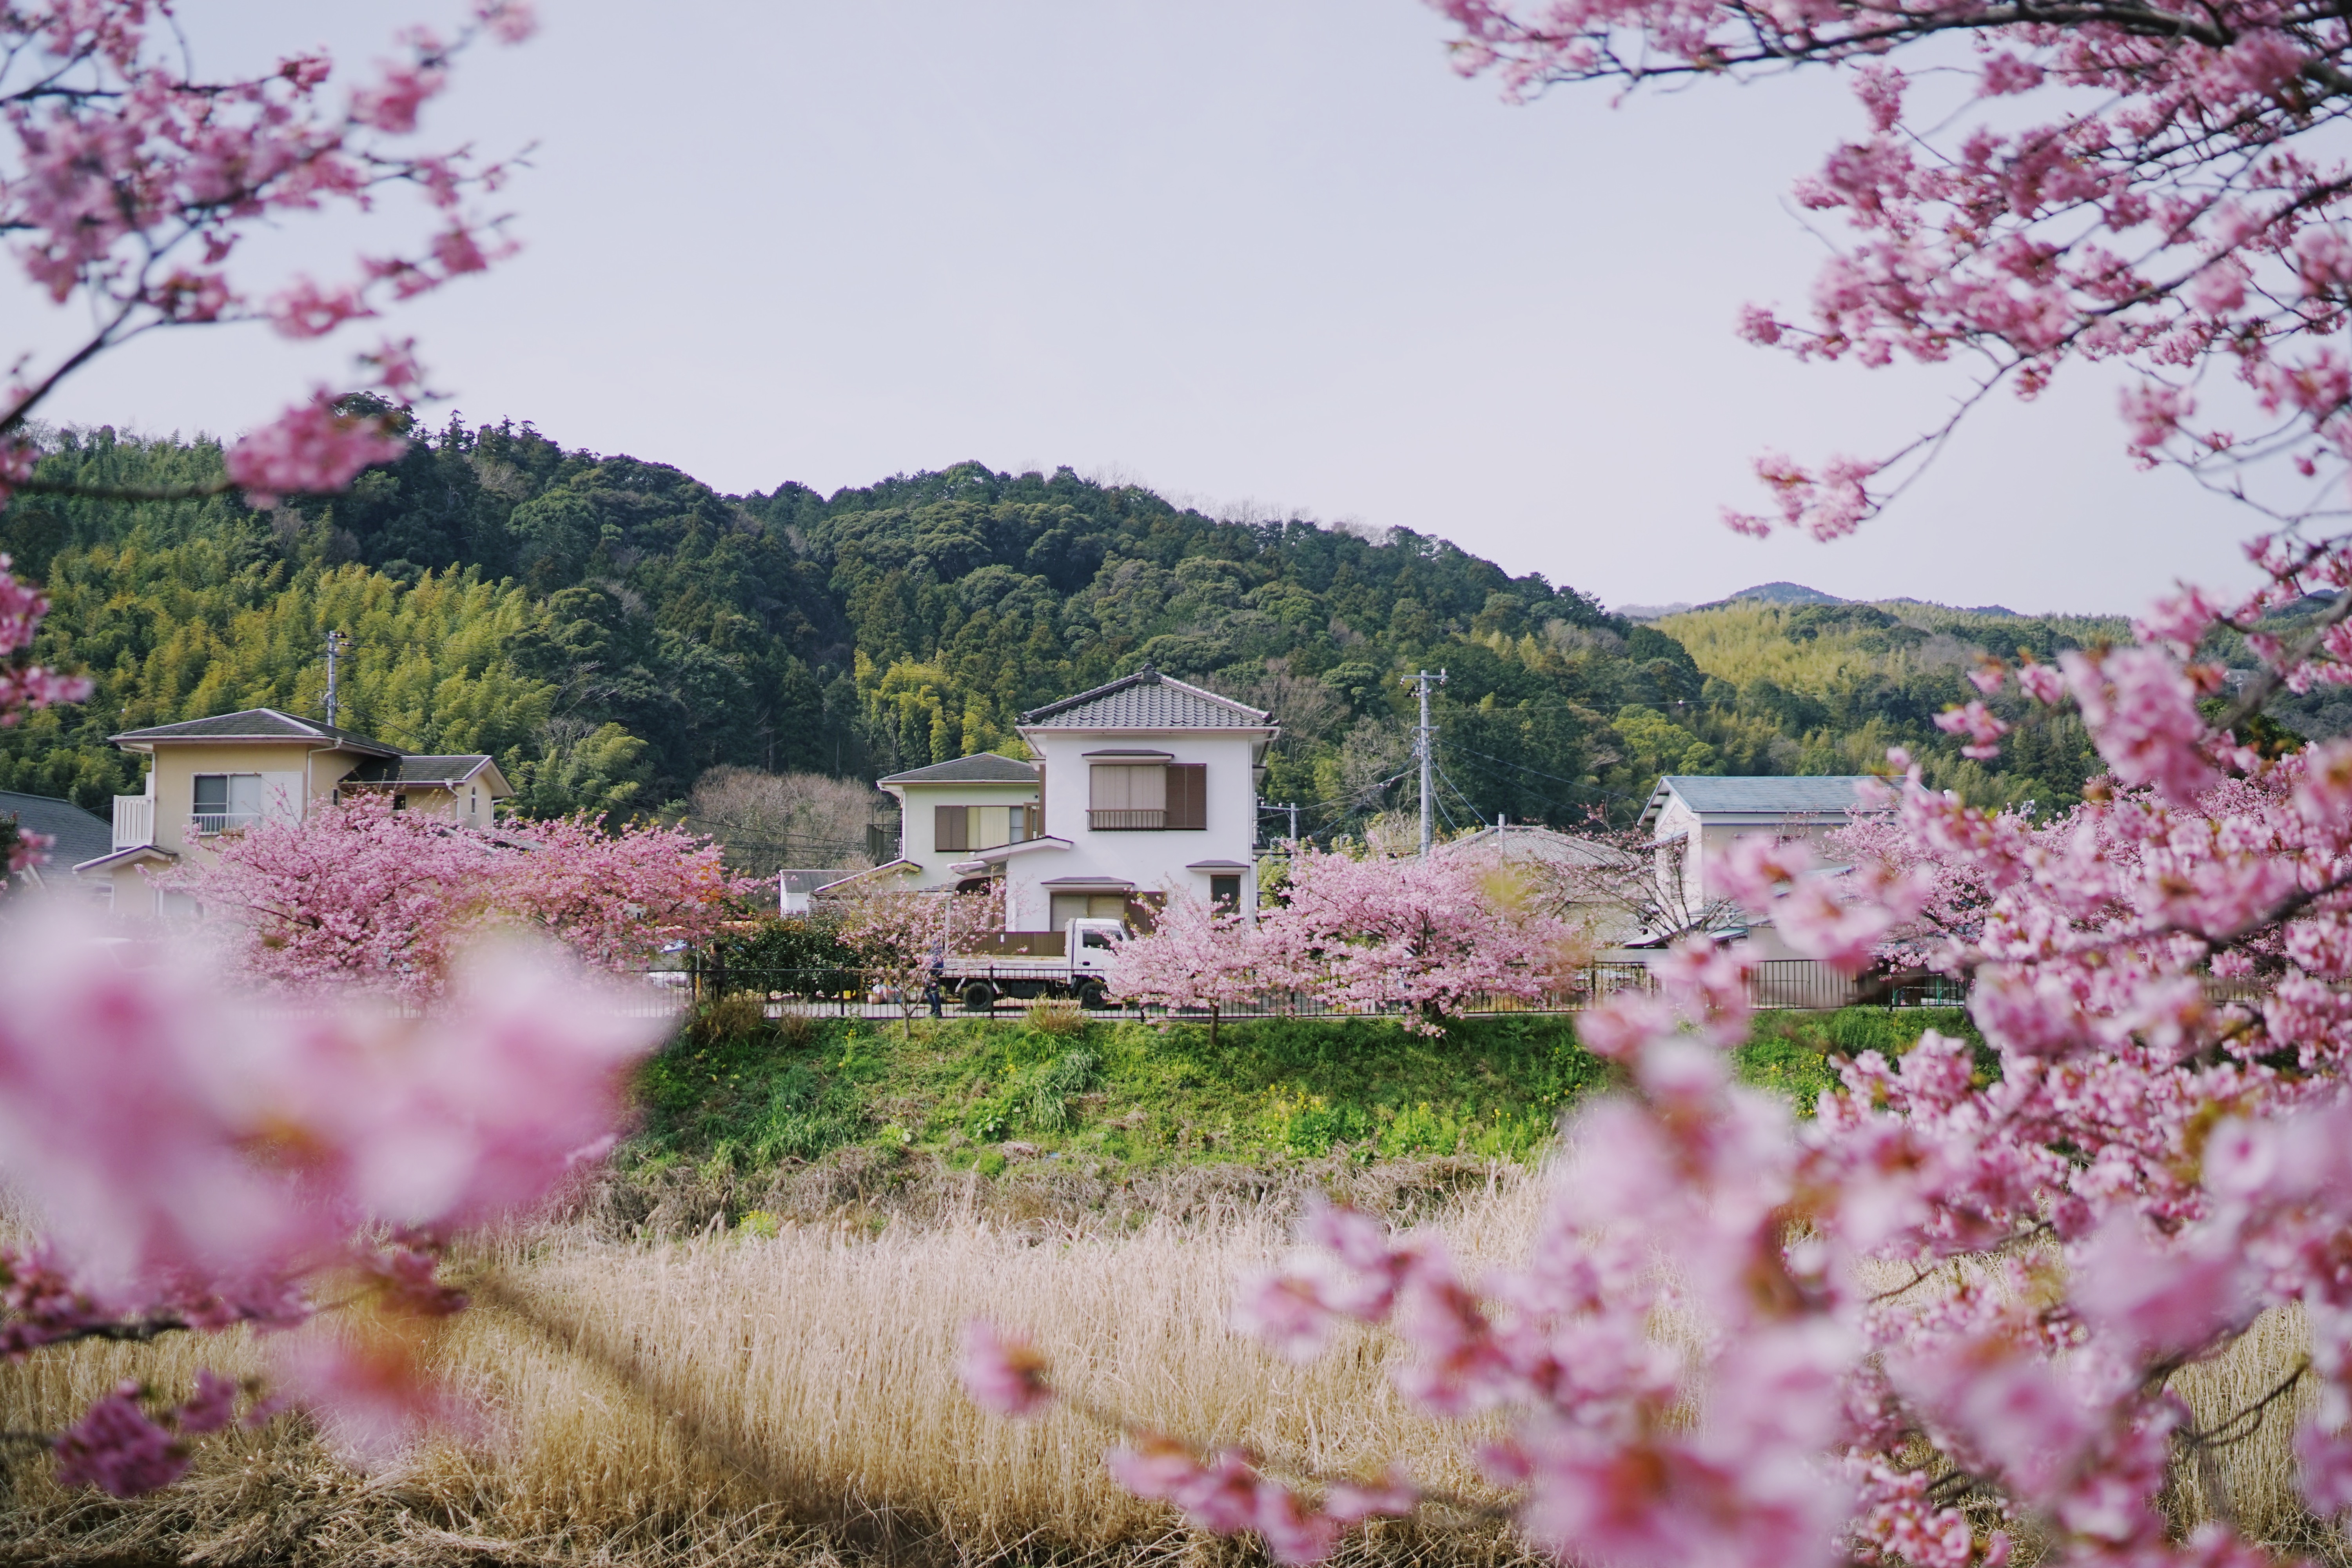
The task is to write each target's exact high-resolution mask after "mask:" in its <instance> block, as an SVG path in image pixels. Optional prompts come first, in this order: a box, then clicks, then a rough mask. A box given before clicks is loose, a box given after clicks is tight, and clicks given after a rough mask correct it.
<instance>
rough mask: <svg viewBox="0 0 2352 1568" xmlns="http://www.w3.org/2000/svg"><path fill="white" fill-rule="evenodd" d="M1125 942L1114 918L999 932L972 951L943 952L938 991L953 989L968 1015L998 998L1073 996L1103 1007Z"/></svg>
mask: <svg viewBox="0 0 2352 1568" xmlns="http://www.w3.org/2000/svg"><path fill="white" fill-rule="evenodd" d="M1126 940H1127V924H1126V922H1125V921H1115V920H1074V921H1070V922H1069V923H1068V924H1066V925H1065V926H1064V927H1063V928H1062V929H1061V930H1060V931H999V932H996V933H995V934H993V935H991V936H987V937H982V939H980V942H979V943H978V944H977V948H976V950H975V951H972V952H957V953H950V954H949V955H948V958H947V960H946V962H945V964H944V966H943V967H942V968H941V970H940V990H942V991H952V992H954V993H955V994H957V995H958V996H960V997H961V998H962V1001H963V1005H964V1009H965V1011H967V1012H971V1013H985V1012H987V1011H989V1010H990V1009H991V1008H992V1007H994V1006H995V1005H996V999H997V998H998V997H1000V996H1013V997H1018V998H1020V999H1021V1000H1023V1001H1027V1000H1030V999H1032V998H1034V997H1038V996H1075V997H1076V998H1077V1000H1078V1005H1080V1006H1084V1007H1105V1006H1108V1005H1110V996H1111V985H1112V979H1111V976H1112V971H1113V970H1114V969H1115V968H1116V967H1117V964H1118V944H1119V943H1120V942H1125V941H1126Z"/></svg>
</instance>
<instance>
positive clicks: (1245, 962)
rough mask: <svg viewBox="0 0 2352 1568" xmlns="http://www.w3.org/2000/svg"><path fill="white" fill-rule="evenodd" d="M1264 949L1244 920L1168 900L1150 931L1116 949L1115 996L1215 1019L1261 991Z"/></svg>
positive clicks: (1177, 895) (1212, 1034)
mask: <svg viewBox="0 0 2352 1568" xmlns="http://www.w3.org/2000/svg"><path fill="white" fill-rule="evenodd" d="M1267 958H1268V954H1267V943H1266V942H1265V939H1264V937H1263V936H1261V935H1260V933H1259V931H1258V928H1257V927H1256V926H1255V924H1253V923H1252V922H1251V921H1250V919H1249V917H1248V916H1246V915H1244V914H1240V913H1238V912H1234V913H1226V912H1222V911H1217V910H1210V909H1209V908H1207V907H1206V906H1205V905H1203V904H1202V902H1201V901H1200V900H1198V899H1195V898H1193V897H1192V895H1191V894H1189V893H1186V892H1183V891H1181V890H1179V891H1176V892H1172V893H1171V894H1170V895H1169V898H1168V904H1167V907H1166V908H1164V909H1163V910H1160V918H1159V919H1158V920H1157V921H1153V922H1152V927H1151V930H1150V931H1148V932H1146V933H1144V934H1143V935H1141V936H1136V937H1129V939H1128V940H1127V941H1126V942H1121V943H1120V944H1119V948H1118V994H1120V995H1121V996H1123V997H1126V998H1128V999H1129V1000H1130V1001H1136V1002H1157V1003H1159V1004H1160V1005H1163V1006H1168V1007H1205V1008H1207V1009H1208V1010H1209V1044H1210V1046H1211V1047H1212V1048H1213V1047H1215V1045H1216V1043H1217V1019H1218V1016H1219V1015H1220V1014H1221V1013H1222V1012H1223V1010H1224V1009H1225V1008H1227V1007H1229V1006H1231V1005H1234V1003H1236V1002H1242V1001H1246V1000H1248V999H1249V998H1250V997H1253V996H1255V995H1256V994H1259V993H1260V992H1262V991H1264V990H1265V989H1266V988H1267V985H1268V984H1269V981H1268V976H1267V974H1266V973H1265V965H1266V963H1267Z"/></svg>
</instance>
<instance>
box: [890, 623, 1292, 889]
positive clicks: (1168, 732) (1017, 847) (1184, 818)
mask: <svg viewBox="0 0 2352 1568" xmlns="http://www.w3.org/2000/svg"><path fill="white" fill-rule="evenodd" d="M1018 732H1019V734H1020V736H1021V739H1022V740H1023V741H1024V742H1026V744H1027V745H1028V747H1029V750H1030V751H1031V752H1032V753H1034V755H1035V757H1036V758H1037V761H1036V762H1035V763H1017V762H1014V761H1013V760H1011V759H1009V758H1005V757H995V756H978V757H961V758H958V759H957V760H955V761H953V762H947V763H934V764H932V765H931V766H929V767H928V768H917V769H914V770H912V771H911V772H908V773H893V774H891V775H890V776H889V777H888V778H886V779H882V780H880V781H879V784H880V786H881V787H882V788H883V789H886V790H888V791H889V792H890V793H891V794H892V795H896V796H898V800H899V801H900V803H901V805H902V806H903V807H904V811H903V815H902V816H901V821H902V823H903V824H904V827H903V829H902V832H901V837H900V842H899V857H898V859H897V860H895V861H893V862H891V863H890V864H889V865H887V866H882V867H877V868H875V871H873V872H869V873H866V874H865V876H867V877H871V876H890V875H893V874H895V875H898V876H900V877H903V878H904V879H906V882H905V884H904V885H908V886H914V887H923V888H958V887H960V888H976V887H984V886H986V884H987V883H988V882H989V881H990V880H992V879H994V880H1001V882H1002V883H1003V891H1004V925H1005V930H1006V931H1008V932H1016V933H1017V932H1024V931H1025V932H1040V931H1060V930H1062V929H1063V927H1064V926H1065V925H1066V923H1067V922H1068V921H1072V920H1076V919H1078V918H1080V917H1082V916H1093V917H1099V918H1106V919H1111V918H1123V919H1125V920H1127V921H1129V923H1131V924H1137V925H1142V924H1148V923H1149V922H1150V916H1151V911H1152V910H1155V909H1157V908H1159V907H1160V906H1161V905H1162V904H1164V903H1165V901H1166V900H1167V899H1168V897H1169V895H1170V894H1171V893H1177V892H1182V893H1185V894H1189V895H1190V896H1191V897H1192V898H1193V899H1196V900H1199V901H1201V902H1202V903H1204V904H1209V905H1212V906H1214V907H1221V908H1224V909H1229V910H1239V911H1242V912H1244V913H1251V914H1254V913H1255V910H1256V909H1257V878H1256V875H1255V867H1256V860H1255V855H1256V847H1257V816H1258V806H1257V784H1258V778H1259V775H1260V773H1261V772H1262V770H1263V768H1264V765H1265V749H1266V747H1267V745H1268V744H1270V743H1271V742H1273V740H1274V738H1275V735H1276V726H1275V723H1274V716H1273V715H1272V714H1270V713H1267V712H1265V711H1264V710H1261V709H1256V708H1252V707H1250V706H1249V705H1248V704H1246V703H1242V702H1236V701H1234V700H1233V699H1231V698H1229V697H1220V696H1218V695H1217V694H1216V693H1215V692H1213V691H1205V690H1203V689H1201V688H1200V687H1197V686H1192V685H1189V684H1187V683H1186V682H1184V681H1181V680H1178V679H1173V678H1172V677H1170V676H1166V675H1162V674H1161V673H1160V671H1158V670H1156V669H1154V668H1151V667H1150V666H1149V665H1146V666H1145V667H1144V668H1141V669H1139V670H1137V671H1136V672H1135V673H1134V674H1133V675H1130V676H1127V677H1125V678H1124V679H1118V680H1114V681H1112V682H1111V683H1110V684H1108V686H1098V687H1097V688H1095V689H1093V690H1092V691H1082V692H1080V693H1078V694H1077V695H1076V697H1067V698H1064V699H1063V700H1061V701H1059V702H1053V703H1048V704H1047V705H1046V706H1045V707H1043V708H1039V709H1036V710H1033V711H1031V712H1028V713H1024V714H1023V715H1022V716H1021V723H1020V725H1019V727H1018ZM862 879H863V878H861V880H862Z"/></svg>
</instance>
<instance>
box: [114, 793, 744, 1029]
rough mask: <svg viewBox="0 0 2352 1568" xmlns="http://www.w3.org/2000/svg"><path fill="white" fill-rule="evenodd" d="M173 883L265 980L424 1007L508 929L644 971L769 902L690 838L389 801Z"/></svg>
mask: <svg viewBox="0 0 2352 1568" xmlns="http://www.w3.org/2000/svg"><path fill="white" fill-rule="evenodd" d="M157 881H158V882H159V883H160V884H161V885H162V886H163V887H165V888H168V889H172V890H173V891H176V892H184V893H186V894H188V895H189V896H191V897H193V898H194V899H195V900H197V901H198V902H199V903H200V904H201V905H203V906H204V908H205V910H206V911H207V913H208V914H209V915H212V916H214V917H217V918H219V919H220V920H221V923H222V928H223V929H225V931H226V941H228V942H229V943H230V944H231V946H232V947H233V948H234V950H235V952H236V954H237V956H238V958H239V960H240V962H241V963H242V964H243V966H244V968H245V969H246V970H247V972H248V973H252V974H253V975H254V976H256V977H257V978H258V979H261V980H264V981H267V982H269V983H272V984H278V985H282V986H289V987H293V988H298V989H304V990H316V989H318V988H320V987H321V986H332V987H335V988H338V989H341V988H350V987H354V986H356V987H358V988H361V989H364V990H376V991H382V992H384V993H387V994H394V995H397V996H400V997H403V998H404V999H407V1000H410V1001H415V1002H428V1001H431V1000H433V999H435V998H437V997H439V996H440V995H441V994H443V993H444V991H445V990H446V986H447V984H448V980H449V976H450V973H451V972H452V969H453V967H454V965H455V964H456V963H457V959H458V958H459V956H460V955H461V954H462V953H463V952H464V951H465V950H466V949H467V947H469V946H471V945H473V944H475V943H478V942H480V941H481V940H482V938H483V936H484V935H485V933H486V932H487V931H490V930H493V929H495V928H497V927H499V926H521V927H527V928H530V929H532V930H535V931H541V932H544V933H546V934H547V935H549V936H551V937H552V938H554V939H555V940H556V941H558V942H561V943H562V944H563V945H564V946H565V947H567V948H569V949H571V950H572V952H574V953H576V954H578V955H579V956H580V957H581V958H583V959H584V960H585V961H587V962H588V963H593V964H595V965H596V966H598V967H600V968H604V969H615V970H628V969H640V968H643V967H645V966H646V964H648V963H650V962H651V961H652V959H653V958H654V956H655V955H656V953H658V952H661V951H662V950H663V948H665V947H666V946H667V945H669V944H671V943H673V942H687V943H689V944H691V943H696V942H703V941H707V940H708V939H709V937H710V936H712V935H713V934H715V933H716V931H718V928H719V922H720V921H722V920H724V919H726V918H727V917H728V916H729V915H730V913H731V912H732V911H733V910H735V908H736V907H737V900H740V899H742V898H744V897H747V896H750V895H751V894H753V893H754V892H756V891H757V886H756V885H755V884H753V883H751V882H750V881H748V880H743V879H732V878H730V877H729V876H728V875H727V873H726V871H725V869H724V868H722V867H721V866H720V864H719V848H718V847H717V846H716V845H713V844H711V843H709V842H708V841H707V840H703V839H700V838H698V837H695V836H694V835H692V834H689V833H687V832H685V831H684V830H683V829H679V828H668V827H650V826H635V827H630V828H626V829H624V830H623V831H621V832H619V833H617V834H608V833H605V832H604V831H603V830H602V828H601V826H600V825H599V824H598V823H597V822H596V821H594V820H592V819H587V818H572V819H568V820H563V821H557V822H540V823H531V824H528V825H520V824H518V825H512V826H508V827H504V828H501V829H499V831H497V832H494V833H491V832H481V831H478V830H475V829H471V828H467V827H464V826H459V825H457V824H456V823H453V822H449V821H446V820H444V819H443V818H441V817H438V816H434V815H432V814H431V813H429V812H424V811H398V810H395V809H394V806H393V803H392V802H391V801H390V800H389V799H387V798H385V797H384V796H383V795H381V794H376V793H368V794H362V795H358V796H356V797H355V798H353V799H352V800H350V801H346V802H343V803H341V804H333V803H328V804H322V805H317V806H314V807H313V808H312V810H311V811H310V815H309V816H306V817H305V818H304V819H303V820H301V821H299V822H263V823H258V824H256V825H255V826H252V827H249V828H247V829H246V830H245V831H244V832H242V833H239V834H236V835H232V836H227V837H224V838H222V839H221V840H220V841H219V844H218V846H217V847H216V849H215V852H214V853H213V855H212V856H211V857H210V858H209V860H208V861H207V862H206V863H203V864H192V865H189V866H186V867H183V868H179V869H176V870H174V871H172V872H169V873H166V874H165V875H163V876H162V877H160V878H158V879H157Z"/></svg>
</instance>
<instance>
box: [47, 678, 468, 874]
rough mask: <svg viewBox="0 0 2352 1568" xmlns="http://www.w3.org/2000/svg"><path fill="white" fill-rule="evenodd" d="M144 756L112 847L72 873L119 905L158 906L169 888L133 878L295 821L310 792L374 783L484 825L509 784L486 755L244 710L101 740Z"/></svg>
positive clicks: (331, 793)
mask: <svg viewBox="0 0 2352 1568" xmlns="http://www.w3.org/2000/svg"><path fill="white" fill-rule="evenodd" d="M111 739H112V740H113V742H114V743H115V744H116V745H118V746H120V747H121V748H122V749H123V750H124V751H126V752H140V753H142V754H143V755H144V756H145V757H146V758H147V779H146V788H145V789H144V790H143V791H142V792H141V793H140V794H138V795H116V796H115V797H114V847H113V849H112V850H111V851H110V852H109V853H107V854H104V855H100V856H99V857H97V858H93V859H89V860H85V861H82V862H81V863H80V864H79V865H77V866H76V867H75V868H74V874H75V875H76V876H77V877H79V878H80V879H83V880H84V881H87V882H99V883H102V884H105V885H107V886H109V887H110V888H111V889H112V897H113V900H114V907H115V909H116V910H119V911H121V912H123V913H136V914H146V913H159V914H160V913H164V912H167V911H168V910H170V909H171V907H172V905H171V903H170V900H172V899H173V897H174V895H171V894H163V893H159V892H157V891H156V890H155V889H153V888H152V887H151V886H150V884H149V882H148V880H147V878H146V876H145V874H144V873H145V871H147V870H151V869H152V870H163V869H164V868H169V867H172V866H175V865H178V864H180V863H182V862H183V861H184V860H185V859H187V858H190V857H201V856H203V855H205V854H206V853H208V852H209V849H210V847H211V846H212V845H213V844H214V843H215V842H216V841H217V840H219V839H220V838H221V837H223V836H225V835H230V834H236V833H240V832H243V831H244V830H245V829H246V828H248V827H251V826H254V825H255V824H257V823H262V822H299V821H301V820H303V819H304V818H305V817H307V816H309V815H310V809H311V807H312V806H313V805H315V804H316V803H318V802H320V801H326V800H336V799H340V798H341V797H342V796H343V795H345V794H346V793H349V792H355V791H360V790H382V791H384V792H387V793H389V794H390V795H392V797H393V802H394V807H395V809H399V810H404V811H424V812H430V813H432V814H433V815H434V816H441V817H446V818H447V819H448V820H450V821H452V822H456V823H459V824H463V825H465V826H470V827H488V826H490V824H491V820H492V811H493V806H494V805H495V803H497V802H498V801H500V800H503V799H505V798H506V797H508V796H509V795H512V794H514V788H513V786H512V785H510V784H508V783H507V781H506V777H505V775H504V774H502V773H499V766H498V764H497V763H494V762H492V761H491V760H490V759H489V758H488V757H487V756H482V755H479V754H473V755H464V756H418V755H415V754H414V753H412V752H404V751H402V750H401V749H400V748H399V747H397V746H388V745H386V744H384V743H383V742H381V741H373V740H370V739H369V738H368V737H366V736H365V735H358V734H354V733H352V731H349V730H341V729H337V728H335V727H334V726H332V725H329V724H321V723H320V722H318V721H316V720H311V719H298V718H296V717H295V716H294V715H293V714H291V713H281V712H279V711H278V710H277V709H275V708H248V709H247V710H245V711H244V712H241V713H224V714H221V715H219V716H218V717H216V718H212V719H192V720H189V721H187V722H185V723H182V724H159V725H156V726H154V727H153V728H152V729H145V730H128V731H124V732H122V733H121V734H120V735H116V736H113V737H111Z"/></svg>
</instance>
